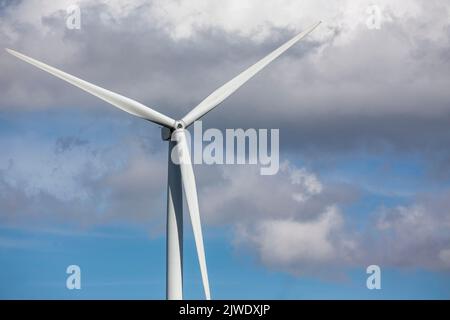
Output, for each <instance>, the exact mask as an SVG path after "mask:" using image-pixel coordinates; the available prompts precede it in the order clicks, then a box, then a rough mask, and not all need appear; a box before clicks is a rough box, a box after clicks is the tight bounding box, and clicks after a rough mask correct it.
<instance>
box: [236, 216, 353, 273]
mask: <svg viewBox="0 0 450 320" xmlns="http://www.w3.org/2000/svg"><path fill="white" fill-rule="evenodd" d="M343 223H344V221H343V216H342V215H341V213H340V212H339V210H338V209H337V208H336V207H328V208H326V209H325V211H324V212H323V213H321V214H319V217H318V218H317V219H314V220H312V221H296V220H293V219H292V220H291V219H284V220H282V219H279V220H275V219H273V220H263V221H256V222H255V223H254V225H252V226H250V225H248V226H246V227H242V226H241V227H240V228H238V231H237V236H238V238H237V242H238V243H239V244H240V245H244V246H250V247H254V251H255V252H256V254H257V256H258V258H259V259H260V260H261V262H262V263H263V264H265V265H267V266H269V267H270V268H272V269H275V270H281V271H286V272H289V273H291V274H294V275H296V276H302V275H305V274H307V275H311V274H314V275H321V276H322V275H323V274H324V273H325V272H324V271H325V270H328V271H327V272H328V273H329V274H333V273H334V272H333V271H331V270H332V269H333V268H335V267H336V266H339V265H341V266H342V264H345V263H346V259H348V255H349V254H351V253H352V251H354V250H355V246H356V244H355V243H354V242H353V240H351V239H345V238H344V237H342V235H343V234H345V233H343V232H342V228H343ZM336 235H337V236H336Z"/></svg>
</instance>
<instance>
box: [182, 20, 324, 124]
mask: <svg viewBox="0 0 450 320" xmlns="http://www.w3.org/2000/svg"><path fill="white" fill-rule="evenodd" d="M320 23H321V21H319V22H318V23H316V24H314V25H313V26H311V27H309V28H308V29H306V30H305V31H303V32H301V33H300V34H298V35H296V36H295V37H294V38H292V39H291V40H289V41H288V42H286V43H285V44H283V45H282V46H280V47H279V48H278V49H276V50H275V51H273V52H272V53H270V54H269V55H267V56H266V57H265V58H262V59H261V60H259V61H258V62H257V63H255V64H254V65H252V66H251V67H250V68H248V69H247V70H245V71H244V72H242V73H241V74H239V75H238V76H236V77H235V78H233V79H232V80H230V81H228V82H227V83H226V84H224V85H223V86H222V87H220V88H218V89H217V90H216V91H214V92H213V93H211V94H210V95H209V96H208V97H207V98H206V99H204V100H203V101H202V102H200V104H198V105H197V106H196V107H195V108H194V109H192V110H191V111H190V112H189V113H188V114H186V115H185V116H184V118H183V119H182V121H183V122H184V124H185V126H186V127H188V126H189V125H191V124H192V123H193V122H194V121H196V120H198V119H200V118H201V117H203V116H204V115H205V114H206V113H208V112H209V111H211V110H212V109H214V108H215V107H216V106H218V105H219V104H220V103H221V102H222V101H224V100H225V99H226V98H228V97H229V96H230V95H231V94H233V92H235V91H236V90H237V89H239V88H240V87H241V86H242V85H243V84H244V83H246V82H247V81H248V80H250V79H251V78H252V77H253V76H254V75H255V74H257V73H258V72H259V71H261V70H262V69H263V68H264V67H265V66H267V65H268V64H269V63H271V62H272V61H273V60H275V59H276V58H277V57H279V56H280V55H281V54H282V53H283V52H285V51H286V50H287V49H289V48H290V47H292V46H293V45H294V44H295V43H296V42H298V41H299V40H300V39H302V38H303V37H305V36H306V35H308V34H309V33H310V32H311V31H313V30H314V29H315V28H316V27H317V26H318V25H319V24H320Z"/></svg>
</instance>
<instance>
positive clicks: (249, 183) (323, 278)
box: [0, 0, 450, 299]
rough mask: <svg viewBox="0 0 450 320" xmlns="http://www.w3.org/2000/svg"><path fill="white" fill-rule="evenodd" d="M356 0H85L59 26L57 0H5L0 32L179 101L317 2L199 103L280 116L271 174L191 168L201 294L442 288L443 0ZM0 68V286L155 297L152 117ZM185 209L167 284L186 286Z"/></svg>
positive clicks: (266, 122)
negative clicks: (75, 277)
mask: <svg viewBox="0 0 450 320" xmlns="http://www.w3.org/2000/svg"><path fill="white" fill-rule="evenodd" d="M372 2H373V1H359V2H358V4H356V3H351V2H348V1H336V3H333V4H329V3H328V2H326V3H325V2H324V3H322V2H321V1H299V2H295V3H292V2H290V1H284V0H280V1H277V2H276V3H275V2H265V3H264V4H260V2H259V1H256V0H255V1H253V0H249V1H248V2H245V5H244V3H243V2H242V1H237V0H236V1H234V0H229V1H227V2H225V3H222V2H221V3H220V5H218V4H213V3H212V2H205V1H201V0H193V1H192V2H189V3H187V2H186V3H184V2H178V1H157V0H155V1H144V0H142V1H141V0H139V1H127V0H114V1H109V2H107V1H99V2H94V1H90V0H83V1H81V14H82V24H81V29H80V30H69V29H67V28H66V25H65V21H66V18H67V16H66V15H67V14H66V11H65V10H66V8H67V6H68V5H69V4H71V1H60V2H57V3H56V2H51V1H44V2H42V1H34V0H30V1H23V2H8V1H7V2H5V3H2V4H1V5H0V15H1V16H2V19H1V20H0V47H2V48H3V47H9V48H14V49H17V50H18V51H21V52H24V53H25V54H28V55H30V56H32V57H35V58H37V59H40V60H42V61H45V62H47V63H49V64H51V65H54V66H56V67H58V68H61V69H62V70H65V71H67V72H70V73H73V74H75V75H77V76H79V77H81V78H83V79H86V80H88V81H91V82H93V83H96V84H98V85H101V86H103V87H105V88H108V89H111V90H113V91H117V92H119V93H121V94H124V95H126V96H129V97H130V98H133V99H137V100H138V101H141V102H143V103H145V104H148V105H149V106H152V107H154V108H155V109H156V110H158V111H161V112H163V113H165V114H167V115H169V116H171V117H174V118H177V117H181V116H182V115H184V114H185V113H186V112H188V111H189V110H190V109H191V108H192V106H195V105H196V104H197V103H198V102H200V101H201V99H203V98H204V97H206V96H207V95H208V94H209V93H210V92H212V91H213V90H214V89H215V88H217V87H218V86H220V85H221V84H223V83H225V82H226V81H227V80H229V79H230V78H231V77H233V76H234V75H235V74H237V73H239V72H240V71H241V70H243V69H244V68H245V67H246V66H248V65H250V64H251V63H253V62H255V61H257V59H258V58H260V57H262V56H264V54H267V53H268V52H270V51H271V50H273V49H274V48H276V46H277V45H279V44H281V43H283V42H284V41H285V40H287V39H289V37H291V36H292V35H293V34H295V33H296V32H298V31H299V30H302V29H303V28H304V27H305V26H307V25H310V24H311V23H312V22H314V21H315V20H317V19H316V18H314V17H319V16H320V19H322V20H323V21H324V23H323V25H322V26H321V28H319V29H317V32H316V31H315V32H314V33H313V34H311V36H310V37H309V38H308V39H305V41H303V42H301V43H299V44H298V45H297V46H295V47H293V48H292V50H290V51H289V52H287V53H286V55H285V56H284V57H282V58H280V59H279V60H277V61H276V62H274V63H273V65H271V66H270V67H268V68H267V69H266V70H264V71H262V72H261V73H260V74H259V75H257V76H256V77H255V78H254V79H252V80H251V81H250V82H249V83H248V84H246V85H245V86H244V87H242V88H241V89H240V90H239V91H237V92H236V93H235V94H234V95H233V96H232V97H230V98H229V99H228V100H227V101H226V102H224V103H223V104H222V105H221V106H220V107H218V108H217V109H215V110H214V111H213V112H211V113H209V114H208V115H207V116H205V117H204V118H203V119H202V120H203V128H204V129H206V128H218V129H221V130H223V129H225V128H267V129H271V128H276V129H280V162H281V168H280V171H279V172H278V174H276V175H274V176H261V175H260V174H259V172H260V171H259V167H258V166H251V165H243V166H237V165H224V166H219V165H214V166H208V165H196V166H195V168H194V169H195V173H196V178H197V185H198V191H199V204H200V211H201V215H202V222H203V232H204V239H205V249H206V257H207V263H208V271H209V277H210V283H211V292H212V297H213V298H214V299H449V298H450V273H449V270H450V211H449V208H450V200H449V199H450V188H449V187H450V170H449V169H450V165H449V163H450V162H449V159H450V153H449V151H448V143H449V142H450V132H449V130H448V121H450V110H449V106H450V104H449V101H450V93H449V91H448V89H447V88H448V87H449V85H450V83H449V81H450V80H449V78H448V74H449V73H448V72H449V71H450V70H449V64H448V61H449V60H448V59H449V57H450V51H449V49H448V48H449V47H450V33H449V32H448V30H450V26H449V22H448V15H447V14H446V12H450V6H449V5H448V4H445V3H439V2H433V3H430V2H428V1H425V0H413V1H398V3H397V2H396V3H391V2H390V1H386V0H380V1H378V3H376V5H378V6H379V8H380V10H381V12H382V20H381V26H380V28H379V29H373V28H370V27H369V26H368V25H367V19H368V16H367V15H368V13H367V10H366V9H367V7H368V6H369V5H372V4H373V3H372ZM425 9H426V10H425ZM268 13H270V14H268ZM294 13H295V14H294ZM0 70H1V72H0V88H1V91H0V150H1V151H2V152H1V153H0V266H1V267H0V298H2V299H23V298H25V299H28V298H29V299H42V298H50V299H103V298H112V299H164V298H165V237H164V233H165V210H166V209H165V205H166V203H165V201H166V200H165V196H166V162H165V161H166V159H167V150H166V144H165V143H164V142H163V141H161V139H160V129H159V128H158V127H157V126H155V125H153V124H150V123H149V122H146V121H143V120H141V119H136V118H134V117H132V116H130V115H128V114H126V113H124V112H121V111H120V110H117V109H116V108H113V107H111V106H109V105H107V104H106V103H103V102H100V101H98V100H96V99H95V98H93V97H91V96H89V95H87V94H85V93H83V92H80V90H78V89H76V88H73V87H71V86H69V85H66V84H64V83H61V81H58V80H55V79H54V78H52V77H51V76H49V75H48V74H45V73H43V72H41V71H38V70H35V68H33V67H31V66H29V65H26V64H25V63H23V62H21V61H19V60H17V59H15V58H14V57H12V56H10V55H7V53H6V52H3V53H0ZM418 75H420V76H418ZM184 214H185V225H184V230H185V252H184V259H185V260H184V295H185V297H186V298H189V299H202V298H203V289H202V284H201V277H200V271H199V268H198V262H197V256H196V251H195V245H194V239H193V236H192V232H191V226H190V222H189V217H188V215H187V210H186V208H185V213H184ZM72 264H75V265H79V266H80V268H81V274H82V275H81V286H82V289H81V290H68V289H67V288H66V287H65V283H66V279H67V276H68V275H67V274H66V268H67V267H68V266H69V265H72ZM372 264H376V265H379V266H380V268H381V286H382V289H381V290H369V289H367V287H366V279H367V277H368V275H367V274H366V268H367V266H369V265H372Z"/></svg>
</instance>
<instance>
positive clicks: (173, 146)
mask: <svg viewBox="0 0 450 320" xmlns="http://www.w3.org/2000/svg"><path fill="white" fill-rule="evenodd" d="M320 23H321V22H320V21H319V22H317V23H316V24H314V25H312V26H311V27H309V28H308V29H306V30H305V31H303V32H301V33H300V34H298V35H296V36H295V37H293V38H292V39H291V40H289V41H288V42H286V43H285V44H283V45H282V46H280V47H279V48H277V49H276V50H274V51H273V52H271V53H270V54H268V55H267V56H266V57H264V58H263V59H261V60H259V61H258V62H257V63H255V64H254V65H252V66H251V67H249V68H248V69H247V70H245V71H244V72H242V73H240V74H239V75H237V76H236V77H235V78H233V79H231V80H230V81H228V82H227V83H226V84H224V85H223V86H221V87H220V88H218V89H217V90H216V91H214V92H213V93H211V94H210V95H209V96H208V97H207V98H205V99H204V100H203V101H202V102H200V103H199V104H198V105H197V106H196V107H195V108H193V109H192V110H191V111H190V112H189V113H188V114H186V115H185V116H184V117H183V118H181V119H180V120H174V119H172V118H170V117H168V116H166V115H164V114H162V113H159V112H158V111H155V110H154V109H152V108H149V107H147V106H144V105H143V104H141V103H139V102H137V101H135V100H132V99H129V98H127V97H124V96H122V95H119V94H117V93H114V92H112V91H109V90H106V89H104V88H101V87H99V86H96V85H94V84H91V83H89V82H87V81H84V80H82V79H79V78H77V77H74V76H72V75H70V74H68V73H65V72H63V71H61V70H58V69H56V68H54V67H51V66H49V65H47V64H45V63H42V62H40V61H38V60H35V59H33V58H30V57H28V56H26V55H24V54H22V53H19V52H17V51H14V50H11V49H6V51H8V52H9V53H10V54H12V55H13V56H15V57H17V58H19V59H21V60H23V61H25V62H28V63H30V64H32V65H34V66H36V67H38V68H39V69H42V70H44V71H46V72H48V73H50V74H52V75H54V76H55V77H58V78H60V79H62V80H64V81H67V82H68V83H70V84H72V85H74V86H76V87H78V88H80V89H82V90H84V91H87V92H88V93H90V94H92V95H94V96H96V97H98V98H100V99H102V100H104V101H106V102H108V103H110V104H112V105H113V106H115V107H117V108H119V109H122V110H123V111H126V112H128V113H131V114H132V115H135V116H137V117H140V118H143V119H145V120H148V121H151V122H154V123H156V124H158V125H160V126H162V128H161V137H162V139H163V140H165V141H168V142H169V156H168V163H167V166H168V177H167V229H166V232H167V235H166V236H167V242H166V243H167V247H166V250H167V253H166V254H167V261H166V297H167V299H169V300H180V299H182V298H183V270H182V267H183V212H182V208H183V198H182V197H183V195H182V191H181V189H182V188H183V190H184V195H185V198H186V203H187V206H188V209H189V214H190V219H191V224H192V229H193V233H194V239H195V245H196V248H197V255H198V262H199V265H200V271H201V276H202V282H203V289H204V292H205V297H206V299H208V300H209V299H210V298H211V294H210V290H209V280H208V272H207V268H206V258H205V249H204V247H203V236H202V228H201V222H200V212H199V206H198V196H197V187H196V185H195V176H194V171H193V168H192V163H191V157H190V152H189V148H188V144H187V141H186V133H185V130H186V129H187V128H188V127H189V126H190V125H191V124H193V123H194V121H196V120H198V119H200V118H201V117H203V116H204V115H205V114H206V113H208V112H209V111H211V110H212V109H214V108H215V107H217V106H218V105H219V104H220V103H221V102H222V101H224V100H225V99H226V98H228V97H229V96H230V95H231V94H232V93H233V92H235V91H236V90H237V89H239V88H240V87H241V86H242V85H243V84H244V83H246V82H247V81H248V80H249V79H251V78H252V77H253V76H254V75H255V74H257V73H258V72H259V71H261V70H262V69H263V68H264V67H265V66H267V65H268V64H269V63H271V62H272V61H273V60H275V59H276V58H277V57H279V56H280V55H281V54H282V53H283V52H285V51H286V50H287V49H289V48H290V47H292V46H293V45H294V44H295V43H296V42H298V41H299V40H300V39H302V38H303V37H305V36H306V35H308V34H309V33H310V32H312V31H313V30H314V29H315V28H316V27H317V26H318V25H319V24H320Z"/></svg>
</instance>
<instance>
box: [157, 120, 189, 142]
mask: <svg viewBox="0 0 450 320" xmlns="http://www.w3.org/2000/svg"><path fill="white" fill-rule="evenodd" d="M185 127H186V125H185V124H184V122H183V121H182V120H178V121H175V125H174V127H173V128H167V127H162V128H161V139H163V140H164V141H169V140H170V139H171V138H172V133H173V132H174V131H176V130H184V129H185Z"/></svg>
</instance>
